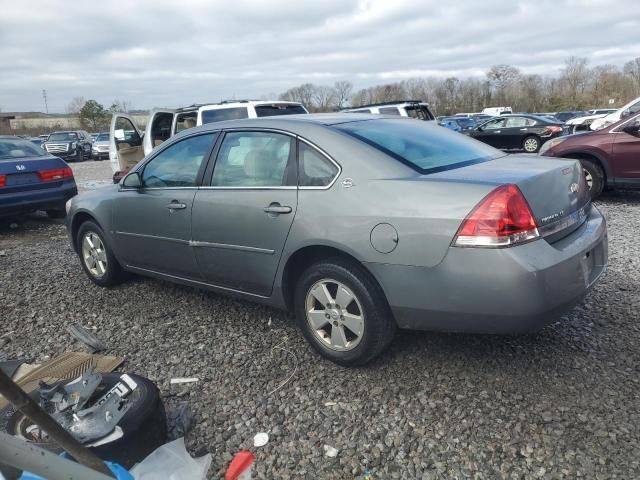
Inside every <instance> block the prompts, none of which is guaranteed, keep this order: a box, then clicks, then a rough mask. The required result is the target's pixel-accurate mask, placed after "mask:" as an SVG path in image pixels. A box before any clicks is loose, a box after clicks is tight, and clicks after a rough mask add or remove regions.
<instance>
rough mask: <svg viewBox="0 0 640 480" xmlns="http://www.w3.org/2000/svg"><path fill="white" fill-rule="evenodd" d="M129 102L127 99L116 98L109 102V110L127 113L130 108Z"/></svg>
mask: <svg viewBox="0 0 640 480" xmlns="http://www.w3.org/2000/svg"><path fill="white" fill-rule="evenodd" d="M131 108H132V106H131V102H129V101H127V100H118V99H117V98H116V99H115V100H114V101H113V102H112V103H111V106H110V107H109V110H110V111H112V112H119V113H129V111H130V110H131Z"/></svg>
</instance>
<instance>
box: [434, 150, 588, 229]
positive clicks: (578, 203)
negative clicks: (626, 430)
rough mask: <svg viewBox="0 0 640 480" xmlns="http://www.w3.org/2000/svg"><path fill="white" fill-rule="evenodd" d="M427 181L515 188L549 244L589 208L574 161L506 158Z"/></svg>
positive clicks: (580, 219)
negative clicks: (520, 193)
mask: <svg viewBox="0 0 640 480" xmlns="http://www.w3.org/2000/svg"><path fill="white" fill-rule="evenodd" d="M429 177H430V178H431V179H438V180H443V181H455V182H463V183H472V184H473V183H477V184H485V185H495V186H498V185H503V184H507V183H512V184H514V185H517V186H518V188H519V189H520V190H521V191H522V194H523V195H524V197H525V199H526V200H527V202H528V204H529V206H530V207H531V211H532V213H533V215H534V217H535V219H536V223H537V224H538V229H539V231H540V234H541V235H542V236H544V237H547V239H548V240H549V241H554V240H557V239H560V238H562V237H564V236H566V235H568V234H569V233H571V232H572V231H573V230H575V229H576V228H578V227H579V226H580V225H581V224H582V223H583V222H584V220H585V219H586V217H587V216H588V213H589V209H590V207H591V203H590V195H589V191H588V187H587V184H586V181H585V178H584V174H583V172H582V167H581V166H580V162H578V161H577V160H558V159H553V158H548V159H547V158H544V157H540V156H530V155H509V156H505V157H500V158H498V159H495V160H490V161H487V162H482V163H478V164H475V165H470V166H467V167H462V168H457V169H452V170H447V171H444V172H439V173H435V174H431V175H429Z"/></svg>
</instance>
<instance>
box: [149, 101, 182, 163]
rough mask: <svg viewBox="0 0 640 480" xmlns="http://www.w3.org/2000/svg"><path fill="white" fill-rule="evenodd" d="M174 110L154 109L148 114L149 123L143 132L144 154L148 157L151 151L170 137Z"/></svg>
mask: <svg viewBox="0 0 640 480" xmlns="http://www.w3.org/2000/svg"><path fill="white" fill-rule="evenodd" d="M175 114H176V111H175V109H171V108H154V109H153V110H151V113H150V114H149V121H148V122H147V128H146V130H145V132H144V140H143V145H144V154H145V155H149V153H151V150H153V149H154V148H155V147H157V146H158V145H160V144H161V143H162V142H164V141H166V140H168V139H169V137H171V126H172V125H173V117H174V116H175Z"/></svg>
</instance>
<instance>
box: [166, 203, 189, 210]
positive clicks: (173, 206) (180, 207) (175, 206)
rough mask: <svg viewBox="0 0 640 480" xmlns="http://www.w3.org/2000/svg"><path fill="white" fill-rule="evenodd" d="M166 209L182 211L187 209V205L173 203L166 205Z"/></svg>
mask: <svg viewBox="0 0 640 480" xmlns="http://www.w3.org/2000/svg"><path fill="white" fill-rule="evenodd" d="M167 208H168V209H169V210H184V209H185V208H187V204H186V203H179V202H176V201H173V202H171V203H170V204H169V205H167Z"/></svg>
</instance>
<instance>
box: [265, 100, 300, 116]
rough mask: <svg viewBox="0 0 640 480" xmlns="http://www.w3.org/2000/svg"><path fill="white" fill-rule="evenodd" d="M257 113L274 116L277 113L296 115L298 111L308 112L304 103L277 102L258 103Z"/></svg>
mask: <svg viewBox="0 0 640 480" xmlns="http://www.w3.org/2000/svg"><path fill="white" fill-rule="evenodd" d="M255 109H256V115H257V116H258V117H273V116H276V115H295V114H296V113H307V111H306V110H305V109H304V108H303V107H302V105H289V104H282V103H280V104H277V103H274V104H272V105H256V106H255Z"/></svg>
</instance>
